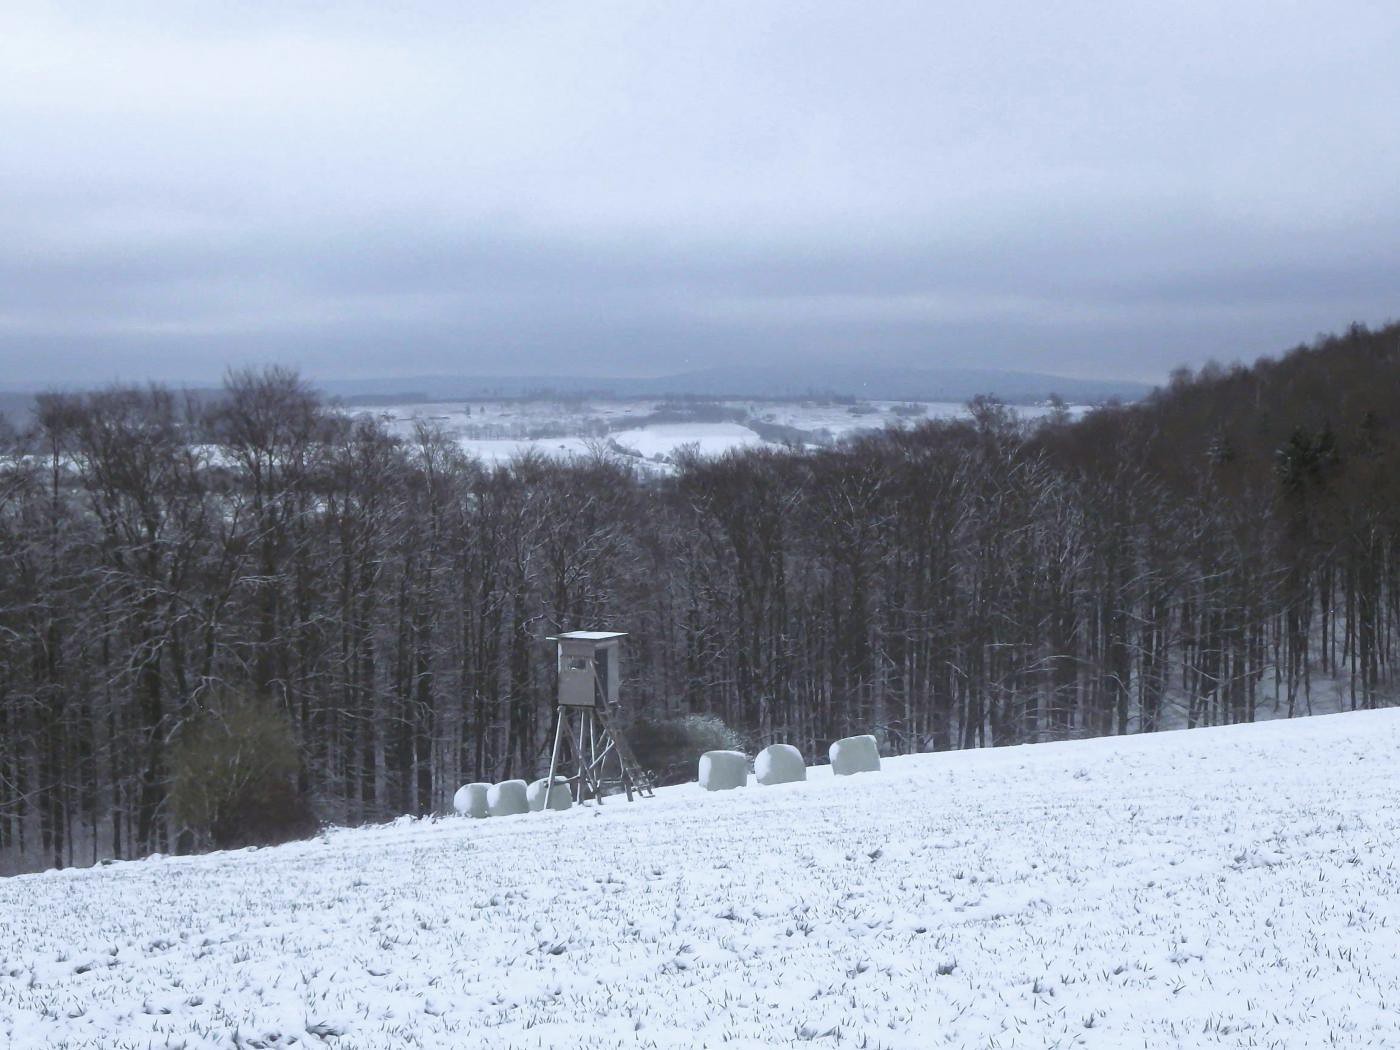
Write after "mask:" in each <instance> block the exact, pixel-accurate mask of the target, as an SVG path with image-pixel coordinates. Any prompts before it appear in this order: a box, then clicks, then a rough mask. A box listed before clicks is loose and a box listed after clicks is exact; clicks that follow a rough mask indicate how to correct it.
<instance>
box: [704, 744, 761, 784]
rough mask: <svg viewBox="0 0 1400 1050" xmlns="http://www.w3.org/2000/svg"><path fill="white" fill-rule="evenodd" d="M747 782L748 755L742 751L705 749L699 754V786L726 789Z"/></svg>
mask: <svg viewBox="0 0 1400 1050" xmlns="http://www.w3.org/2000/svg"><path fill="white" fill-rule="evenodd" d="M748 782H749V756H748V755H746V754H744V753H743V752H742V751H706V752H705V753H704V754H703V755H701V756H700V786H701V787H702V788H704V789H705V790H706V791H728V790H729V789H730V788H741V787H744V786H745V785H747V784H748Z"/></svg>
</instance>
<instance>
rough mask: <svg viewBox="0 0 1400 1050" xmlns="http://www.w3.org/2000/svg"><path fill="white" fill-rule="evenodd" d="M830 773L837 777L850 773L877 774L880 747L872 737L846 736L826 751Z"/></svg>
mask: <svg viewBox="0 0 1400 1050" xmlns="http://www.w3.org/2000/svg"><path fill="white" fill-rule="evenodd" d="M827 754H828V755H830V756H831V771H832V772H833V773H835V774H836V775H837V776H838V777H842V776H847V775H848V774H851V773H877V772H879V770H880V745H879V744H877V743H876V742H875V738H874V737H873V736H869V735H866V736H848V737H845V738H844V739H841V740H838V741H836V743H834V744H832V745H831V747H830V749H828V751H827Z"/></svg>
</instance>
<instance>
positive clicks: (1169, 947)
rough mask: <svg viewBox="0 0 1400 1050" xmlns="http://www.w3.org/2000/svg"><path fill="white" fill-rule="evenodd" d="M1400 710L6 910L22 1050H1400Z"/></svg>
mask: <svg viewBox="0 0 1400 1050" xmlns="http://www.w3.org/2000/svg"><path fill="white" fill-rule="evenodd" d="M1397 797H1400V711H1382V712H1367V713H1357V714H1344V715H1332V716H1325V717H1318V718H1310V719H1301V720H1297V721H1292V722H1273V723H1268V724H1262V725H1252V726H1238V727H1230V728H1224V729H1203V730H1193V731H1189V732H1177V733H1167V734H1160V735H1157V736H1142V737H1129V738H1120V739H1106V740H1093V741H1085V742H1076V743H1065V744H1042V745H1038V746H1033V747H1025V748H1016V749H1006V750H997V751H979V752H963V753H955V754H941V755H922V756H917V757H909V758H899V759H893V760H887V761H886V763H885V769H884V770H883V771H882V772H879V773H870V774H863V775H860V776H856V777H851V778H846V779H840V780H838V779H836V778H832V777H830V776H829V775H826V771H825V770H814V771H813V775H812V780H810V781H809V782H807V783H805V784H790V785H784V786H782V787H771V788H760V787H757V786H752V785H751V786H749V787H748V788H744V789H740V790H737V791H734V792H728V793H722V794H714V795H706V794H704V793H702V792H701V791H700V790H699V789H698V788H697V787H695V786H687V787H680V788H671V789H665V790H663V791H661V792H659V793H658V796H657V798H655V799H652V800H644V801H639V802H636V803H632V804H627V803H625V802H621V801H609V802H608V804H607V805H605V806H603V807H602V808H601V809H593V808H586V809H575V810H573V811H570V812H566V813H542V814H529V815H526V816H520V817H513V818H502V819H494V820H487V821H479V822H473V821H468V820H465V819H458V818H453V819H443V820H439V821H420V822H410V821H405V822H401V823H399V824H397V825H392V826H388V827H381V828H375V829H368V830H359V831H334V832H331V833H329V834H327V835H325V836H324V837H322V838H321V839H319V840H317V841H312V842H307V843H299V844H294V845H291V846H286V847H282V848H279V849H272V850H262V851H245V852H238V853H228V854H221V855H214V856H209V857H200V858H174V859H165V860H151V861H146V862H133V863H125V864H116V865H112V866H110V867H107V868H98V869H90V870H84V871H64V872H50V873H47V874H43V875H34V876H20V877H16V878H12V879H7V880H0V1045H5V1046H14V1047H104V1048H120V1047H166V1046H186V1047H205V1046H209V1047H213V1046H221V1047H229V1046H244V1047H274V1046H275V1047H282V1046H293V1045H295V1046H312V1047H317V1046H334V1047H448V1046H451V1047H551V1046H559V1047H589V1048H595V1047H692V1046H706V1047H721V1046H723V1047H736V1048H740V1047H741V1048H755V1050H757V1048H766V1047H779V1046H783V1047H786V1046H831V1047H853V1048H854V1047H867V1048H876V1047H900V1048H927V1047H937V1046H949V1047H988V1048H992V1047H996V1048H1011V1047H1035V1048H1046V1047H1074V1046H1083V1047H1101V1048H1126V1047H1154V1048H1155V1047H1178V1046H1180V1047H1217V1046H1226V1047H1274V1048H1285V1047H1296V1048H1303V1047H1363V1046H1373V1047H1395V1046H1400V960H1397V954H1400V874H1397V871H1396V864H1397V861H1400V850H1398V849H1397V847H1396V839H1397V833H1400V806H1397V804H1396V799H1397Z"/></svg>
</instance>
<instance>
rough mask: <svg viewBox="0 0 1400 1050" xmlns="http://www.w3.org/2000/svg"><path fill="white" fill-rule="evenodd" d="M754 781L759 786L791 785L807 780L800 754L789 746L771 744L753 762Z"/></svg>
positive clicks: (805, 767) (804, 765) (805, 769)
mask: <svg viewBox="0 0 1400 1050" xmlns="http://www.w3.org/2000/svg"><path fill="white" fill-rule="evenodd" d="M753 772H754V777H755V779H757V780H758V782H759V783H760V784H791V783H793V782H794V781H798V780H806V779H807V766H806V764H805V763H804V762H803V761H802V752H801V751H799V750H797V748H795V747H793V746H792V745H791V744H771V745H769V746H768V747H765V748H764V749H763V750H762V751H760V752H759V753H758V757H757V758H755V759H754V760H753Z"/></svg>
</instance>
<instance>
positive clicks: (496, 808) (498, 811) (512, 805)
mask: <svg viewBox="0 0 1400 1050" xmlns="http://www.w3.org/2000/svg"><path fill="white" fill-rule="evenodd" d="M526 791H527V788H526V787H525V781H523V780H503V781H501V783H499V784H492V785H491V790H490V791H488V792H486V808H487V809H489V810H490V811H491V815H492V816H493V817H511V816H514V815H515V814H517V813H528V812H530V799H529V797H528V795H527V794H526Z"/></svg>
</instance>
